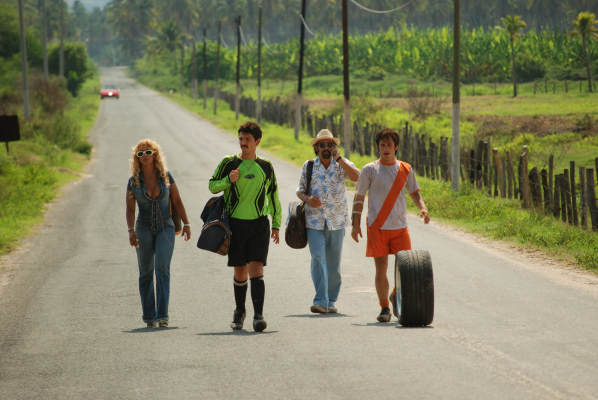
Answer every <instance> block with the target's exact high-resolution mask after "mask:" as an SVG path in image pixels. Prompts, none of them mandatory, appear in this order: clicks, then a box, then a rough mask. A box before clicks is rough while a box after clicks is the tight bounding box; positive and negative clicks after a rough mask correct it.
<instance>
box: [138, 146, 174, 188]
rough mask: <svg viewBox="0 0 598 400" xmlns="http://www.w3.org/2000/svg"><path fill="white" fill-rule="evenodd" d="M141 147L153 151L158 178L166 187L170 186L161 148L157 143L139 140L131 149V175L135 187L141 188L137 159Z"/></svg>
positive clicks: (139, 166)
mask: <svg viewBox="0 0 598 400" xmlns="http://www.w3.org/2000/svg"><path fill="white" fill-rule="evenodd" d="M141 147H149V148H150V149H152V150H153V151H154V168H156V169H157V170H158V171H159V172H160V176H161V177H162V179H164V182H165V183H166V186H170V179H168V168H166V158H165V157H164V154H163V153H162V148H161V147H160V145H159V144H158V143H156V142H155V141H153V140H151V139H143V140H140V141H139V142H138V143H137V144H136V145H135V146H133V149H132V151H133V152H132V156H131V160H130V161H131V175H132V176H133V179H134V180H135V186H141V183H140V182H139V173H140V172H141V162H140V161H139V158H138V157H137V152H138V151H139V149H140V148H141Z"/></svg>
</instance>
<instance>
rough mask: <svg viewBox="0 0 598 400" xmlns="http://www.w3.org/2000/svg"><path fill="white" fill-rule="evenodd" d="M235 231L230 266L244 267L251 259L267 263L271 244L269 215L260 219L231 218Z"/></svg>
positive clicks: (231, 243)
mask: <svg viewBox="0 0 598 400" xmlns="http://www.w3.org/2000/svg"><path fill="white" fill-rule="evenodd" d="M230 228H231V231H232V232H233V235H232V237H231V241H230V247H229V249H228V266H229V267H242V266H244V265H245V264H247V263H248V262H250V261H259V262H261V263H264V265H266V259H267V258H268V246H269V245H270V221H268V217H260V218H258V219H250V220H245V219H236V218H231V219H230Z"/></svg>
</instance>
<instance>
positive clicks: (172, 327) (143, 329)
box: [122, 326, 179, 333]
mask: <svg viewBox="0 0 598 400" xmlns="http://www.w3.org/2000/svg"><path fill="white" fill-rule="evenodd" d="M175 329H179V327H178V326H169V327H168V328H147V327H143V328H135V329H130V330H128V331H122V332H123V333H150V332H163V331H171V330H175Z"/></svg>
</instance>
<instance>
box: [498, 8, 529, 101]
mask: <svg viewBox="0 0 598 400" xmlns="http://www.w3.org/2000/svg"><path fill="white" fill-rule="evenodd" d="M500 20H501V22H502V23H503V25H504V27H501V28H500V29H502V30H504V31H505V32H507V33H508V34H509V45H510V49H511V77H512V78H513V97H517V75H516V74H515V40H516V39H518V38H519V36H521V30H522V29H524V28H525V27H526V26H527V24H526V23H525V21H524V20H522V19H521V17H520V16H519V15H507V16H506V17H504V18H501V19H500Z"/></svg>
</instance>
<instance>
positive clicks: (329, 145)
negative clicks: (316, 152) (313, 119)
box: [318, 142, 336, 149]
mask: <svg viewBox="0 0 598 400" xmlns="http://www.w3.org/2000/svg"><path fill="white" fill-rule="evenodd" d="M318 146H319V147H320V148H321V149H325V148H326V147H328V148H331V149H332V148H334V147H336V144H335V143H332V142H320V143H318Z"/></svg>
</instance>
